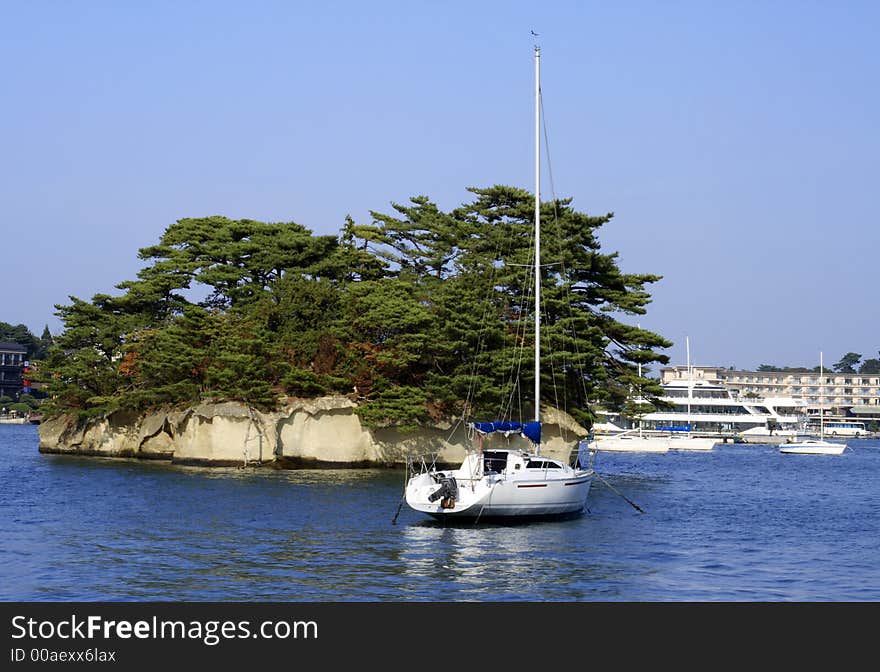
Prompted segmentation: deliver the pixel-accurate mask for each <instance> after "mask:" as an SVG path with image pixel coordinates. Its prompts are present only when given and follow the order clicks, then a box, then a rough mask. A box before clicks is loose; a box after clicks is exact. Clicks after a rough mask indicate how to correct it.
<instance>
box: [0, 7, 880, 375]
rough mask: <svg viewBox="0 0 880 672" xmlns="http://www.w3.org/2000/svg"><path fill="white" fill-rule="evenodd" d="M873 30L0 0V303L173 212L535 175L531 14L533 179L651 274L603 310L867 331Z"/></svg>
mask: <svg viewBox="0 0 880 672" xmlns="http://www.w3.org/2000/svg"><path fill="white" fill-rule="evenodd" d="M878 29H880V4H877V3H869V2H865V3H861V2H842V3H827V2H809V1H804V2H794V1H792V2H757V1H755V2H708V1H707V2H674V1H672V2H659V1H658V2H614V3H607V2H546V3H523V2H478V1H476V0H472V1H471V2H456V1H453V2H413V1H410V2H383V1H373V2H369V3H359V2H332V1H331V2H321V3H314V2H308V3H306V2H302V3H300V2H261V1H255V2H247V3H245V2H185V1H184V2H134V1H132V2H124V3H119V2H91V1H88V0H82V1H80V2H39V1H37V2H31V3H21V2H10V1H5V2H0V59H2V62H3V63H4V67H3V68H2V71H0V87H2V88H0V90H2V101H3V104H2V106H0V153H2V156H3V161H2V162H0V200H2V203H3V206H4V207H3V213H2V219H0V227H2V232H0V233H2V240H3V248H4V249H3V266H2V274H3V277H4V280H5V281H6V282H5V283H4V286H5V287H6V288H7V292H6V295H5V296H4V297H3V299H2V301H0V320H2V321H5V322H10V323H13V324H17V323H24V324H27V325H28V326H29V327H30V328H31V329H32V330H33V331H35V332H37V333H39V332H40V331H41V330H42V328H43V326H44V325H45V324H48V325H49V327H50V329H51V330H53V331H57V330H58V329H60V323H59V322H58V320H57V318H55V317H54V315H53V312H54V308H53V305H54V304H56V303H66V302H67V301H68V298H67V297H68V295H74V296H79V297H81V298H89V297H91V296H92V295H93V294H95V293H96V292H109V291H112V289H113V287H114V285H115V284H117V283H118V282H120V281H122V280H125V279H129V278H132V277H134V275H135V274H136V272H137V270H138V269H139V268H140V267H141V262H140V261H139V260H138V259H137V250H138V248H140V247H143V246H146V245H150V244H153V243H154V242H156V241H157V240H158V238H159V236H161V234H162V232H163V231H164V229H165V228H166V227H167V226H168V225H169V224H171V223H172V222H173V221H175V220H176V219H179V218H181V217H199V216H208V215H213V214H219V215H225V216H227V217H232V218H240V217H248V218H253V219H261V220H265V221H296V222H299V223H301V224H303V225H305V226H308V227H309V228H311V229H312V230H314V231H315V232H318V233H335V232H337V231H338V230H339V228H340V227H341V226H342V224H343V220H344V218H345V216H346V215H347V214H351V215H352V216H353V217H354V218H355V220H357V221H361V222H367V221H369V211H370V210H379V211H389V210H390V203H391V202H392V201H393V202H404V201H406V200H407V199H408V198H409V197H410V196H414V195H418V194H425V195H427V196H429V197H431V198H432V199H434V200H435V201H436V202H437V203H438V204H439V205H440V206H441V207H443V208H446V209H449V208H453V207H455V206H457V205H458V204H460V203H462V202H465V201H467V200H468V199H469V194H468V193H467V191H466V188H467V187H469V186H489V185H492V184H512V185H516V186H521V187H524V188H527V189H532V188H533V177H532V170H533V166H532V153H533V151H534V150H533V146H532V124H533V120H532V105H533V101H532V91H533V89H532V87H533V65H532V45H533V38H532V37H531V36H530V34H529V31H530V30H535V31H536V32H538V33H539V34H540V38H539V42H540V44H541V48H542V89H543V94H544V106H545V113H546V123H547V127H548V132H549V140H550V150H551V158H552V169H553V179H554V186H555V192H556V194H557V196H560V197H572V198H574V207H576V208H577V209H578V210H581V211H584V212H589V213H596V214H600V213H605V212H614V213H615V218H614V219H613V220H612V222H611V223H610V224H609V225H608V226H607V227H605V228H604V229H603V230H602V231H601V233H600V240H601V241H602V244H603V247H604V248H605V249H606V250H617V251H618V252H619V253H620V263H621V266H622V267H623V268H624V270H626V271H631V272H648V273H658V274H661V275H663V276H664V279H663V280H661V281H660V282H659V283H657V284H656V285H654V286H653V291H652V293H653V295H654V302H653V303H652V304H651V306H650V308H649V312H648V314H647V315H645V316H641V317H638V318H636V317H632V318H626V319H628V320H629V321H631V322H633V323H635V322H639V323H641V325H642V326H644V327H646V328H649V329H653V330H655V331H658V332H659V333H661V334H663V335H664V336H666V337H667V338H669V339H670V340H672V341H674V342H675V346H674V347H673V348H671V349H670V351H669V352H668V354H669V355H670V356H671V357H672V360H673V362H674V363H683V362H684V359H685V336H689V337H690V343H691V353H692V359H693V361H694V362H696V363H697V364H705V365H709V364H717V365H723V366H737V367H739V368H751V367H755V366H757V365H759V364H761V363H775V364H788V365H815V364H816V363H817V362H818V352H819V350H820V349H821V350H823V351H824V352H825V361H826V363H829V364H830V363H833V362H835V361H837V359H838V358H839V356H840V355H842V354H844V353H845V352H847V351H850V350H853V351H856V352H860V353H862V354H864V355H865V356H866V357H869V356H877V350H878V349H880V329H878V317H877V304H876V297H877V270H876V269H877V266H876V259H877V253H878V250H880V227H878V223H877V215H876V212H877V209H876V204H875V201H876V193H877V189H876V187H875V183H876V182H877V177H878V172H880V171H878V163H880V158H878V157H880V137H878V128H877V124H878V119H880V93H878V84H877V82H878V72H880V56H878V53H880V49H878V47H877V46H876V35H877V34H878ZM548 186H549V185H548V183H547V180H546V173H545V185H544V195H545V196H549V195H550V192H549V189H548ZM10 236H12V239H14V240H15V241H16V242H15V243H14V244H10V242H9V241H10Z"/></svg>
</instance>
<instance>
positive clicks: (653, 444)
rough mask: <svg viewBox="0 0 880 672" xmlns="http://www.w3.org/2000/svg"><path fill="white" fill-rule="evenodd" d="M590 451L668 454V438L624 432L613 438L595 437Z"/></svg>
mask: <svg viewBox="0 0 880 672" xmlns="http://www.w3.org/2000/svg"><path fill="white" fill-rule="evenodd" d="M630 431H632V430H630ZM590 449H592V450H604V451H608V452H613V453H668V452H669V438H668V437H666V436H639V435H637V434H629V433H626V432H624V433H621V434H617V435H613V436H597V437H596V438H595V439H594V440H593V442H592V443H591V444H590Z"/></svg>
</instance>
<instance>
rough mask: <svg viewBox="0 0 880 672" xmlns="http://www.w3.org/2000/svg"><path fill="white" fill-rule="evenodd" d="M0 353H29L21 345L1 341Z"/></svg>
mask: <svg viewBox="0 0 880 672" xmlns="http://www.w3.org/2000/svg"><path fill="white" fill-rule="evenodd" d="M0 352H27V348H26V347H24V346H23V345H22V344H21V343H15V342H13V341H0Z"/></svg>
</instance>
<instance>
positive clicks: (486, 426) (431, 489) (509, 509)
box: [404, 46, 594, 520]
mask: <svg viewBox="0 0 880 672" xmlns="http://www.w3.org/2000/svg"><path fill="white" fill-rule="evenodd" d="M540 91H541V89H540V49H539V48H538V47H537V46H535V226H534V236H535V249H534V278H535V305H536V306H540V305H541V301H540V295H541V272H540V271H541V246H540V240H541V238H540V226H541V201H540V193H541V192H540V171H539V170H538V166H539V156H540V144H539V137H540V135H539V129H540V118H541V107H540ZM534 317H535V319H534V322H535V345H534V351H535V352H534V362H535V374H536V375H535V390H534V400H533V401H534V406H535V408H534V411H535V420H534V421H533V422H513V421H502V420H499V421H494V422H469V423H467V426H468V428H469V429H470V430H472V432H473V435H474V437H477V440H476V441H475V442H474V444H472V445H471V446H470V449H469V450H468V452H467V454H466V455H465V458H464V461H463V462H462V463H461V466H459V467H458V468H457V469H451V470H446V469H438V468H437V466H436V464H435V463H434V462H427V461H421V462H417V461H416V460H413V459H410V460H408V467H407V468H408V474H412V475H411V476H409V478H408V480H407V484H406V490H405V494H404V497H405V499H406V503H407V504H408V505H409V507H410V508H412V509H414V510H415V511H419V512H422V513H426V514H428V515H431V516H433V517H435V518H440V519H446V518H475V519H477V520H480V519H481V518H482V519H487V518H498V517H501V518H507V519H511V518H524V517H535V516H540V517H547V516H552V517H555V516H563V515H571V514H576V513H579V512H581V511H582V510H583V508H584V506H585V505H586V502H587V496H588V495H589V492H590V483H591V482H592V478H593V473H594V472H593V469H592V466H591V460H590V459H589V458H588V457H587V455H588V454H589V448H588V446H587V445H586V444H585V442H583V441H581V442H580V443H579V444H578V453H577V459H576V461H575V464H574V466H570V465H568V464H566V463H564V462H562V461H560V460H556V459H551V458H549V457H545V456H544V455H541V452H540V446H541V376H540V375H539V373H540V363H541V357H540V355H541V352H540V349H541V338H540V333H541V319H540V315H539V313H536V314H535V316H534ZM495 433H501V434H502V435H504V436H507V437H510V436H511V435H519V436H521V437H523V438H525V439H527V440H528V443H526V444H525V445H526V446H527V448H528V449H517V448H498V449H494V448H493V449H484V448H483V437H484V436H488V435H492V434H495Z"/></svg>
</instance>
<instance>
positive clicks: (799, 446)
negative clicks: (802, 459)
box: [779, 352, 846, 455]
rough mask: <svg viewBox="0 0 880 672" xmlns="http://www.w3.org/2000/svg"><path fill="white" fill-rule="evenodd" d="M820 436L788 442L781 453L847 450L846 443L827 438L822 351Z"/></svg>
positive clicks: (838, 451) (827, 452)
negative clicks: (833, 441)
mask: <svg viewBox="0 0 880 672" xmlns="http://www.w3.org/2000/svg"><path fill="white" fill-rule="evenodd" d="M819 381H820V382H819V438H818V439H807V440H805V441H797V442H795V443H787V444H785V445H784V446H781V447H780V448H779V452H780V453H800V454H803V455H840V454H841V453H842V452H843V451H844V450H846V444H845V443H832V442H831V441H826V440H825V422H824V420H825V416H824V410H825V407H824V404H825V368H824V363H823V361H822V353H821V352H820V353H819Z"/></svg>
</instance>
